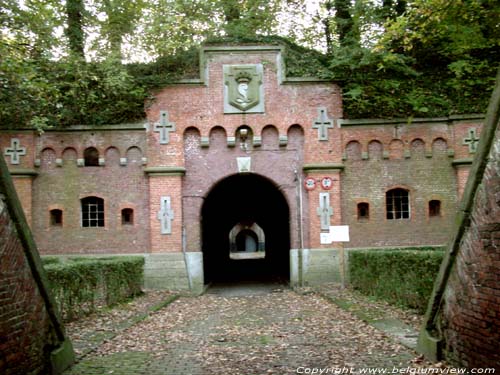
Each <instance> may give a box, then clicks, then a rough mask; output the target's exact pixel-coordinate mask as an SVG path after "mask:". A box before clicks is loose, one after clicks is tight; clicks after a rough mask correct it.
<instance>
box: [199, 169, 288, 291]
mask: <svg viewBox="0 0 500 375" xmlns="http://www.w3.org/2000/svg"><path fill="white" fill-rule="evenodd" d="M201 214H202V241H203V245H202V250H203V263H204V274H205V283H210V282H238V281H261V282H267V281H269V282H277V281H282V282H285V281H288V280H289V278H290V270H289V268H290V266H289V250H290V209H289V206H288V203H287V201H286V199H285V196H284V195H283V193H282V192H281V191H280V190H279V189H278V187H277V186H276V185H275V184H274V183H273V182H272V181H270V180H269V179H267V178H265V177H262V176H260V175H257V174H251V173H250V174H238V175H233V176H229V177H227V178H225V179H224V180H222V181H220V182H219V183H218V184H216V185H215V186H214V187H213V188H212V190H211V191H210V193H209V194H208V196H207V197H206V198H205V201H204V203H203V207H202V212H201ZM253 223H256V224H257V226H259V227H260V228H261V229H262V231H263V232H264V235H262V236H260V237H262V238H265V243H264V244H254V245H252V246H251V247H252V248H251V249H247V250H248V251H250V252H253V251H255V253H253V254H254V255H262V257H258V256H257V257H243V258H238V259H234V258H233V257H232V256H230V252H231V251H236V252H238V253H240V254H241V253H242V252H244V250H245V249H244V248H242V247H243V245H241V243H242V242H241V235H245V232H248V233H247V234H246V235H247V236H248V240H249V241H247V243H252V242H253V243H255V241H256V240H257V237H258V236H257V235H254V234H252V233H251V230H252V229H251V228H252V224H253ZM239 224H240V225H241V226H243V227H246V228H250V229H246V230H244V231H242V232H240V233H241V235H240V236H238V244H237V245H236V246H234V245H233V246H232V244H231V243H230V232H231V230H232V229H233V228H234V227H235V226H237V225H239ZM255 227H256V226H254V228H255ZM262 251H263V252H264V254H263V253H262ZM259 252H260V253H259ZM231 254H233V253H231ZM246 255H252V254H249V253H247V254H246Z"/></svg>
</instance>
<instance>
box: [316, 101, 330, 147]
mask: <svg viewBox="0 0 500 375" xmlns="http://www.w3.org/2000/svg"><path fill="white" fill-rule="evenodd" d="M333 121H334V120H332V119H330V118H328V114H327V112H326V108H325V107H319V108H318V118H317V119H316V120H314V122H313V129H318V140H320V141H328V129H333Z"/></svg>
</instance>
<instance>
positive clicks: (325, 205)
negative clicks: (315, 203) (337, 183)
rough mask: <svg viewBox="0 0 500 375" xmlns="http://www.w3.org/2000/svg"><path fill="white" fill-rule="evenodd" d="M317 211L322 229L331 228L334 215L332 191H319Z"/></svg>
mask: <svg viewBox="0 0 500 375" xmlns="http://www.w3.org/2000/svg"><path fill="white" fill-rule="evenodd" d="M317 213H318V216H319V218H320V222H321V230H329V229H330V218H331V216H332V215H333V208H332V207H330V193H319V207H318V209H317Z"/></svg>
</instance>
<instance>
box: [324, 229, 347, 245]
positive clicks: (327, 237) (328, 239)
mask: <svg viewBox="0 0 500 375" xmlns="http://www.w3.org/2000/svg"><path fill="white" fill-rule="evenodd" d="M349 241H350V239H349V225H331V226H330V230H329V231H328V232H323V233H320V242H321V244H322V245H329V244H331V243H332V242H349Z"/></svg>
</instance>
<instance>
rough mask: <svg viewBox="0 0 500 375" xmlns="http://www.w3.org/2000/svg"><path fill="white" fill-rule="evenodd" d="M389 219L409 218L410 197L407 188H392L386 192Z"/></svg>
mask: <svg viewBox="0 0 500 375" xmlns="http://www.w3.org/2000/svg"><path fill="white" fill-rule="evenodd" d="M385 202H386V210H387V219H389V220H393V219H409V218H410V199H409V193H408V191H407V190H405V189H392V190H389V191H388V192H387V193H386V194H385Z"/></svg>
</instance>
